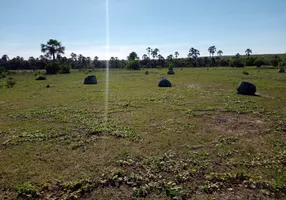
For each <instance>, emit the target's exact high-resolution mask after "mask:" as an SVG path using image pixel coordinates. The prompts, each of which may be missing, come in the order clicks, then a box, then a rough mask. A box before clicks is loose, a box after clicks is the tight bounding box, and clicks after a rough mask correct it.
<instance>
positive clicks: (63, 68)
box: [60, 64, 71, 74]
mask: <svg viewBox="0 0 286 200" xmlns="http://www.w3.org/2000/svg"><path fill="white" fill-rule="evenodd" d="M70 68H71V67H70V65H69V64H63V65H61V69H60V74H69V73H70Z"/></svg>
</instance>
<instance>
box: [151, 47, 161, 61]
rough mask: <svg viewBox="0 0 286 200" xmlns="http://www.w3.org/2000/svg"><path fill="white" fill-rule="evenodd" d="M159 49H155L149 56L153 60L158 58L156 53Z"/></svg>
mask: <svg viewBox="0 0 286 200" xmlns="http://www.w3.org/2000/svg"><path fill="white" fill-rule="evenodd" d="M159 52H160V51H159V49H158V48H155V49H154V50H153V51H152V52H151V55H152V57H153V59H155V58H156V57H157V56H158V53H159Z"/></svg>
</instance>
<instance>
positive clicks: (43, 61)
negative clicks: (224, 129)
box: [0, 54, 286, 70]
mask: <svg viewBox="0 0 286 200" xmlns="http://www.w3.org/2000/svg"><path fill="white" fill-rule="evenodd" d="M285 59H286V54H279V55H255V56H254V55H253V56H240V55H235V56H233V57H231V56H214V57H189V58H170V57H168V58H166V59H165V58H164V57H163V56H160V57H159V58H156V59H150V58H149V57H145V58H144V59H138V60H139V63H140V67H144V68H163V67H169V65H173V66H174V67H178V68H182V67H218V66H231V67H244V66H257V67H261V66H262V65H271V66H275V67H277V66H278V64H279V63H280V62H282V61H283V60H285ZM57 61H59V62H61V63H63V64H69V65H70V66H71V68H72V69H96V68H105V67H106V61H102V60H98V58H97V57H95V58H94V59H91V58H90V57H84V56H82V55H80V56H78V57H72V58H66V57H61V56H58V57H57ZM50 62H52V60H50V59H48V58H45V57H43V56H42V57H40V58H34V57H30V58H29V59H28V60H24V59H23V57H19V56H17V57H15V58H12V59H9V58H6V56H5V55H4V56H2V58H1V59H0V67H4V68H6V69H8V70H24V69H30V70H34V69H45V68H46V66H47V65H48V64H49V63H50ZM127 64H128V60H119V59H118V58H116V57H111V59H110V60H109V67H110V68H125V67H126V66H127Z"/></svg>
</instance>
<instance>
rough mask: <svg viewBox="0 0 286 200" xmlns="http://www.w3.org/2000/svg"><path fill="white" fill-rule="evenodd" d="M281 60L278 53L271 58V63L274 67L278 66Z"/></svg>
mask: <svg viewBox="0 0 286 200" xmlns="http://www.w3.org/2000/svg"><path fill="white" fill-rule="evenodd" d="M280 62H281V58H280V57H279V56H277V55H275V56H273V57H272V58H271V59H270V64H271V65H272V66H274V67H277V66H278V64H279V63H280Z"/></svg>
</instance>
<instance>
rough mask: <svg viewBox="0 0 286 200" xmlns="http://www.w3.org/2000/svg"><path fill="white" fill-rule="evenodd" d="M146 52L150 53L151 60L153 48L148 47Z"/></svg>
mask: <svg viewBox="0 0 286 200" xmlns="http://www.w3.org/2000/svg"><path fill="white" fill-rule="evenodd" d="M146 50H147V53H148V55H149V58H150V54H151V52H152V51H153V50H152V49H151V47H148V48H147V49H146Z"/></svg>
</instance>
